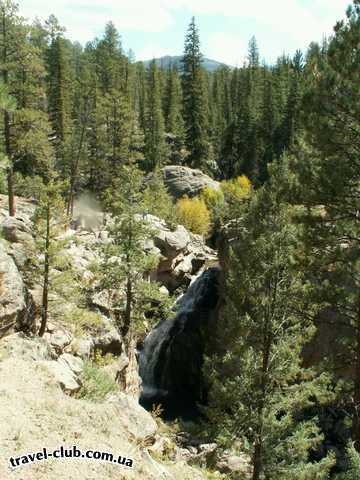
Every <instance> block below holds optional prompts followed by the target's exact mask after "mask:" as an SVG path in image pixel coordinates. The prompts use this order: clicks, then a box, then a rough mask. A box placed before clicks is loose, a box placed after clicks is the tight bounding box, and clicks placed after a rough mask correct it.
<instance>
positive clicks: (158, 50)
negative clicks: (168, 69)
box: [135, 44, 176, 60]
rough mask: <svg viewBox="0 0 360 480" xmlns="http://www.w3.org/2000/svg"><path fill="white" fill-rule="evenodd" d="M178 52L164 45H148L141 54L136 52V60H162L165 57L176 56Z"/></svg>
mask: <svg viewBox="0 0 360 480" xmlns="http://www.w3.org/2000/svg"><path fill="white" fill-rule="evenodd" d="M175 53H176V52H174V50H173V49H172V48H170V47H164V46H162V45H155V44H150V45H146V46H145V47H144V48H143V49H142V50H140V51H139V52H135V56H136V60H151V59H152V58H160V57H164V56H165V55H174V54H175Z"/></svg>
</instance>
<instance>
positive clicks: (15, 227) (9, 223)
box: [1, 215, 34, 243]
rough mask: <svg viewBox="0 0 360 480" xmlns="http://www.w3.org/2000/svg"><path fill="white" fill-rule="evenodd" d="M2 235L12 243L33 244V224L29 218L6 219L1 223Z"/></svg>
mask: <svg viewBox="0 0 360 480" xmlns="http://www.w3.org/2000/svg"><path fill="white" fill-rule="evenodd" d="M1 231H2V234H3V236H4V238H5V240H7V241H8V242H11V243H33V241H34V239H33V236H32V224H31V221H30V219H29V218H28V217H26V216H20V215H19V216H17V217H5V218H4V220H3V221H2V223H1Z"/></svg>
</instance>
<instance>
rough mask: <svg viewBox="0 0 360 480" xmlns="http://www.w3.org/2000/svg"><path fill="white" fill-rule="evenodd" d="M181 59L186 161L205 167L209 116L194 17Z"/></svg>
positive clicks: (207, 151)
mask: <svg viewBox="0 0 360 480" xmlns="http://www.w3.org/2000/svg"><path fill="white" fill-rule="evenodd" d="M182 63H183V72H182V85H183V116H184V121H185V140H186V147H187V149H188V151H189V157H188V159H187V162H188V163H189V164H190V165H191V166H193V167H196V168H205V169H206V166H207V162H208V155H209V142H208V118H207V111H206V100H205V81H204V73H203V69H202V67H201V63H202V54H201V51H200V39H199V33H198V29H197V27H196V24H195V18H194V17H193V18H192V20H191V22H190V25H189V29H188V32H187V35H186V38H185V48H184V56H183V59H182Z"/></svg>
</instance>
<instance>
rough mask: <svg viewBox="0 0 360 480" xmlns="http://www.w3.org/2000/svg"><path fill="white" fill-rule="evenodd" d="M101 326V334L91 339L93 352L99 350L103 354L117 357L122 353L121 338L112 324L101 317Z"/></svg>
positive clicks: (107, 319)
mask: <svg viewBox="0 0 360 480" xmlns="http://www.w3.org/2000/svg"><path fill="white" fill-rule="evenodd" d="M102 319H103V325H102V331H101V333H100V334H99V335H98V336H96V337H93V339H92V340H93V348H94V350H101V352H102V353H103V354H106V353H113V354H115V355H119V354H121V352H122V338H121V335H120V333H119V332H118V330H117V329H116V328H115V326H114V324H113V322H112V321H111V320H110V319H109V318H107V317H105V316H102Z"/></svg>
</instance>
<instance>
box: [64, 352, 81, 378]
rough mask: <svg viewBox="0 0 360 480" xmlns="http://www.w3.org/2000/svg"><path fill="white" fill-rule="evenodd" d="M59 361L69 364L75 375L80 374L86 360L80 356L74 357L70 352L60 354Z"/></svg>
mask: <svg viewBox="0 0 360 480" xmlns="http://www.w3.org/2000/svg"><path fill="white" fill-rule="evenodd" d="M58 362H60V363H64V364H65V365H67V366H68V367H69V368H70V370H71V371H72V372H73V373H74V374H75V375H80V374H81V372H82V371H83V368H84V362H83V361H82V360H81V358H79V357H74V355H71V354H70V353H63V354H62V355H60V357H59V359H58Z"/></svg>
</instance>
